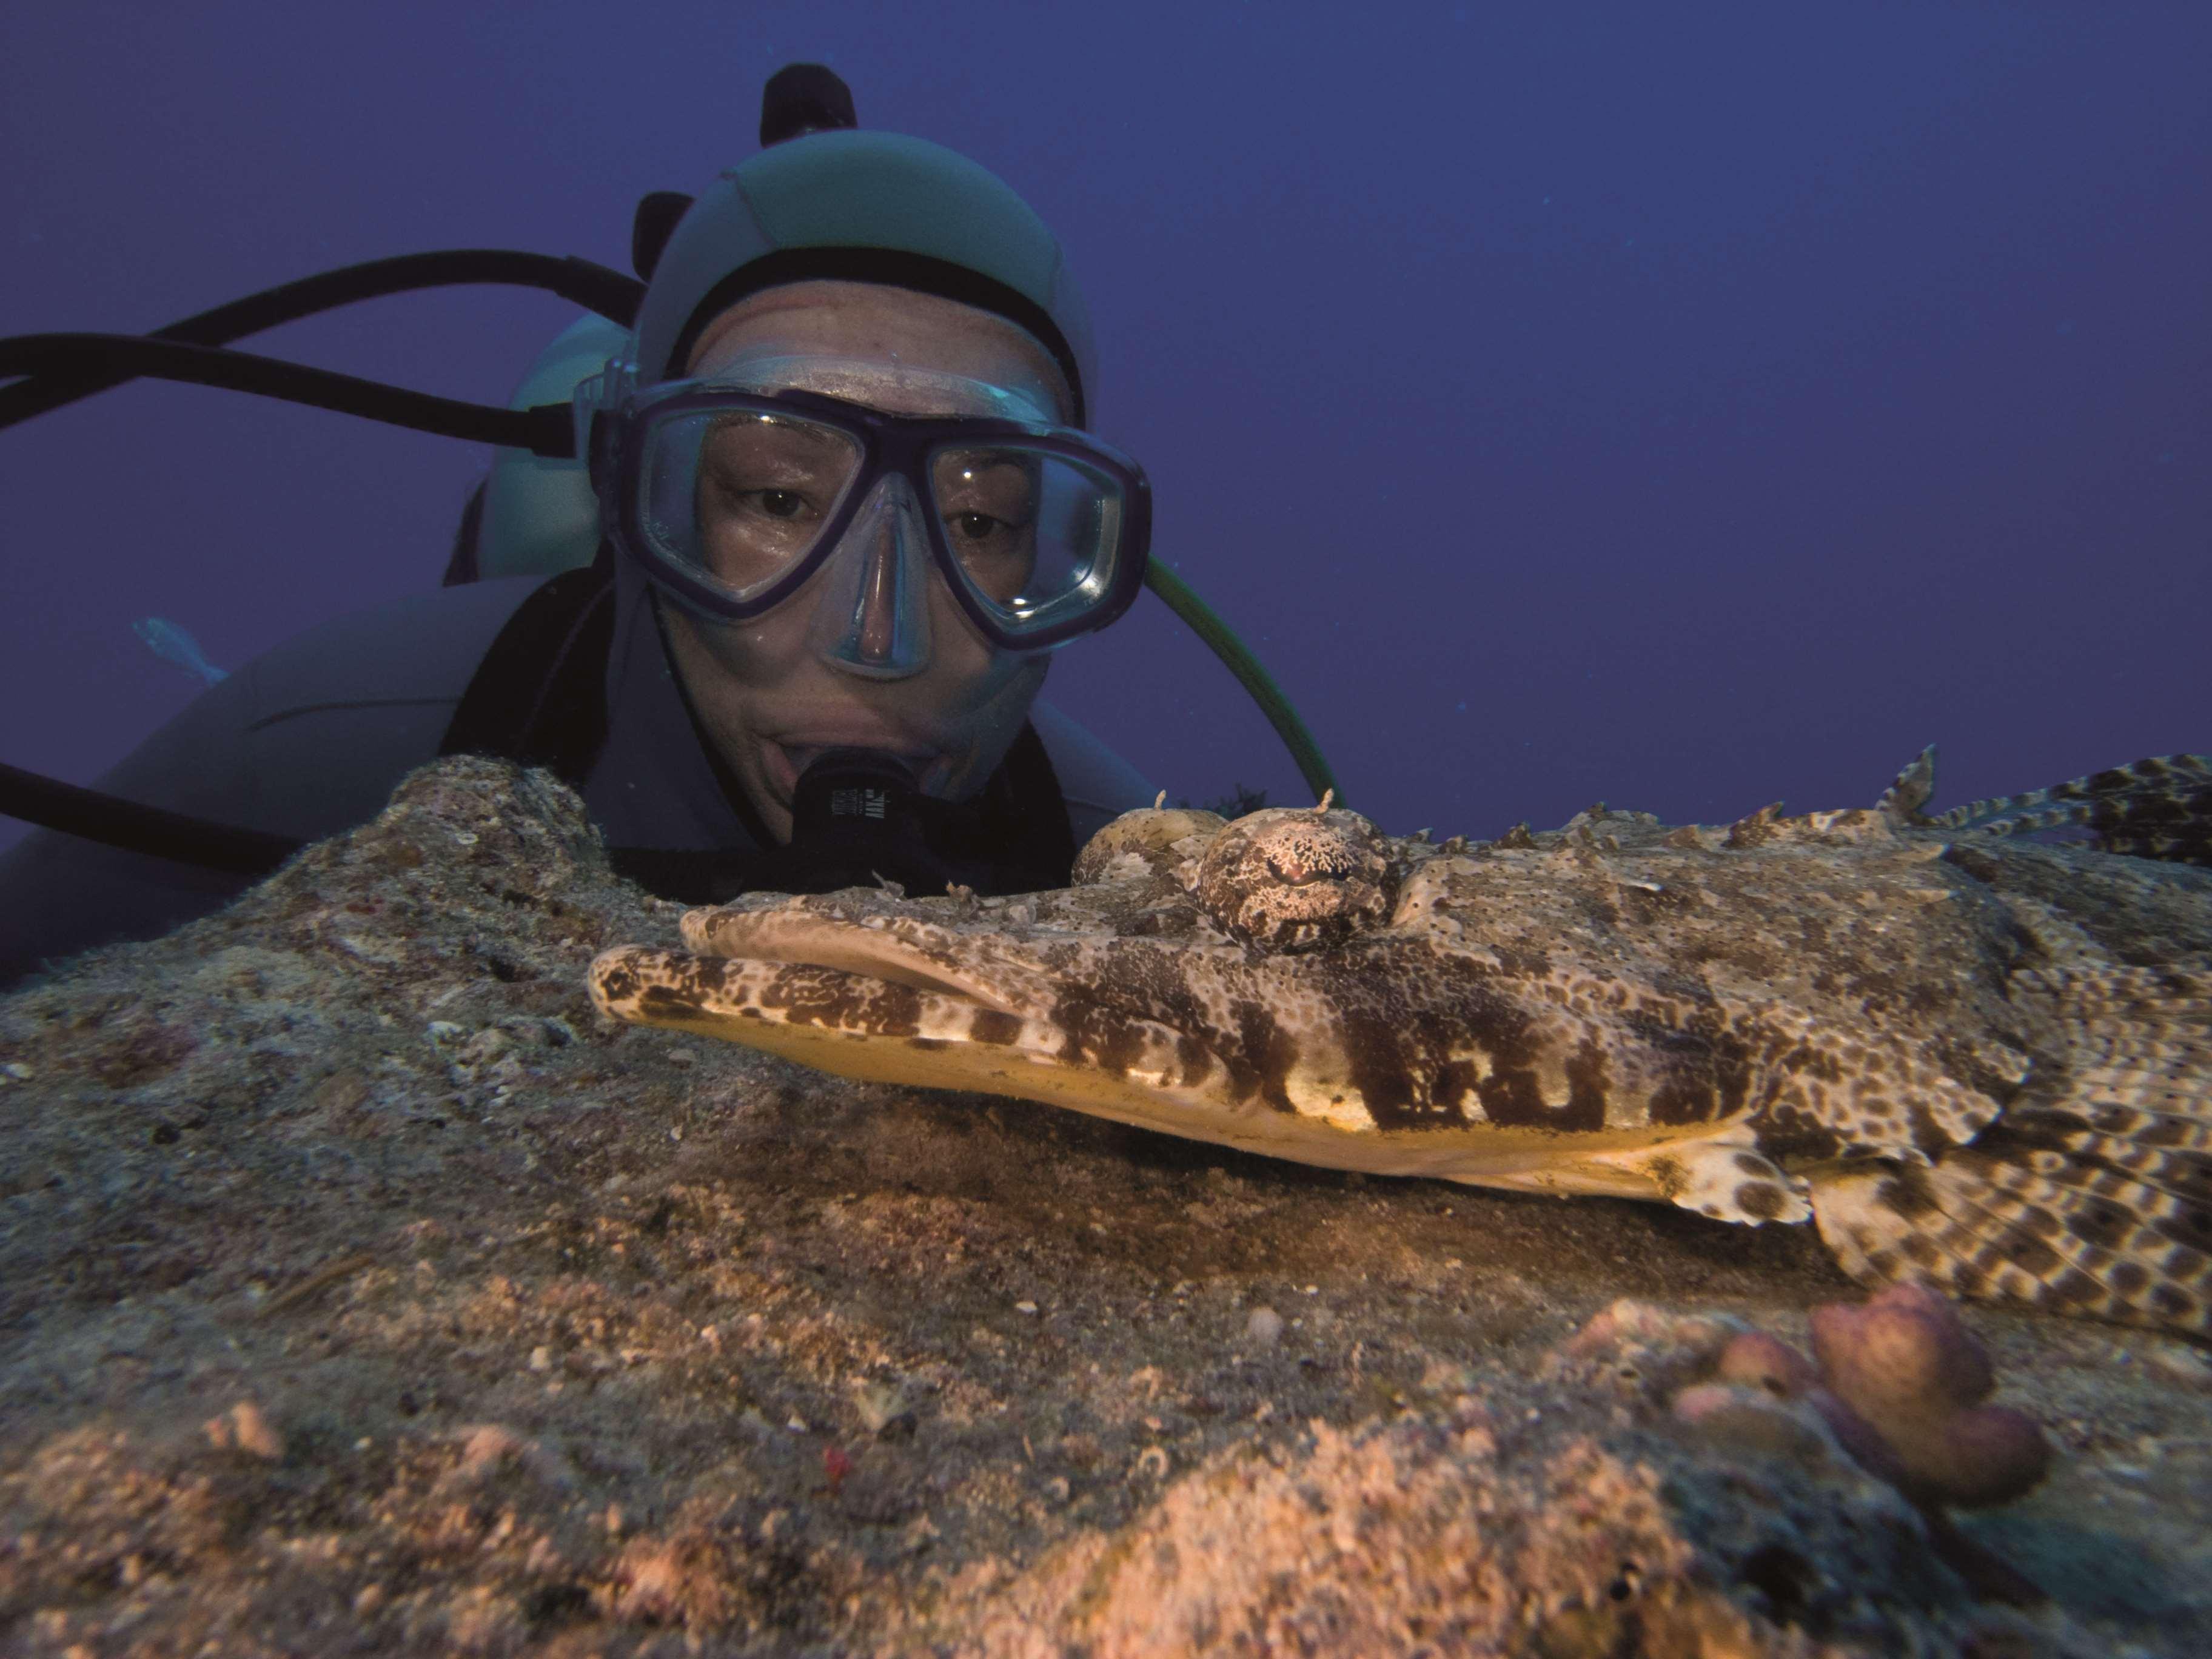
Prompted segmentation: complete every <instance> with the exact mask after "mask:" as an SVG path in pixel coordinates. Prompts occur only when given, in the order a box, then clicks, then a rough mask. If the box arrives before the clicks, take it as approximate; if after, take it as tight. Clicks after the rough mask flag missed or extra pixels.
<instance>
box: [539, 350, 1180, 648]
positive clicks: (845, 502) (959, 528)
mask: <svg viewBox="0 0 2212 1659" xmlns="http://www.w3.org/2000/svg"><path fill="white" fill-rule="evenodd" d="M850 367H851V372H850V374H849V375H848V376H845V377H843V378H841V376H840V374H839V364H838V362H837V361H836V360H834V359H832V360H821V359H816V360H811V361H810V362H808V364H807V371H808V372H807V375H806V379H807V380H808V385H807V386H806V387H805V388H804V389H799V388H792V387H787V386H786V387H777V386H775V381H776V380H777V374H776V368H777V363H776V362H775V361H774V360H771V361H770V362H763V363H754V364H750V365H747V366H745V367H744V369H742V370H741V371H735V372H726V373H724V374H720V375H718V376H715V377H709V378H705V379H699V380H673V381H665V382H662V383H659V384H657V385H653V386H643V387H641V386H638V384H637V382H636V369H635V365H633V364H630V363H627V362H613V363H610V364H609V365H608V367H607V368H606V370H605V373H604V374H599V375H598V376H595V377H593V378H592V379H591V380H586V381H585V382H584V383H583V384H582V385H581V386H579V387H578V388H577V392H576V403H575V408H576V416H577V424H578V429H579V439H580V444H579V447H580V448H582V449H584V450H585V453H588V455H589V456H590V458H591V470H592V484H593V487H594V489H596V490H597V491H598V493H599V500H600V502H601V504H602V509H603V512H602V518H603V522H604V524H605V527H606V530H607V532H608V533H609V535H610V536H611V538H612V539H613V541H614V542H615V544H616V545H617V547H618V548H619V549H620V550H622V551H623V554H624V555H625V556H628V557H629V558H632V559H635V560H636V561H637V562H639V564H641V566H642V567H643V568H645V570H646V571H647V574H650V575H651V576H652V578H653V580H654V581H655V582H657V583H659V585H660V586H662V587H664V588H665V589H667V590H669V591H670V592H671V593H673V594H674V595H675V596H676V597H677V598H678V599H681V600H682V601H683V602H684V603H685V604H686V605H690V607H692V608H693V609H695V610H696V611H699V612H700V613H702V614H703V615H705V616H707V617H712V618H719V619H722V620H726V621H732V622H739V621H745V620H749V619H750V618H752V617H758V616H760V615H762V614H763V612H765V611H769V610H771V609H773V608H774V607H775V606H776V605H780V604H781V603H782V602H783V601H784V600H785V599H788V598H789V597H790V596H791V595H792V594H793V593H794V592H797V591H798V589H799V587H800V586H803V585H804V584H805V582H806V581H807V580H808V579H809V578H810V577H811V576H813V575H814V574H816V572H817V571H818V570H820V569H821V568H823V565H824V564H825V563H827V562H829V560H830V559H831V557H832V556H833V555H835V554H836V553H837V551H838V550H839V548H840V547H841V546H842V545H843V544H845V543H846V542H847V540H848V537H852V538H854V540H856V541H859V540H866V541H870V542H875V541H889V542H891V543H895V544H901V545H903V546H904V547H905V548H906V550H907V553H908V556H910V557H912V558H914V559H917V560H918V559H920V558H922V557H924V556H926V557H927V561H928V562H930V563H932V564H933V565H934V566H935V568H936V569H937V571H938V573H939V574H940V575H941V576H942V577H943V578H944V580H945V586H946V587H947V588H948V589H949V590H950V591H951V594H952V596H953V598H954V599H956V600H957V602H958V604H959V605H960V608H961V610H962V611H963V612H964V613H965V614H966V615H967V617H968V618H969V621H970V622H972V623H974V624H975V628H976V630H977V632H979V633H980V634H981V635H982V636H983V638H984V639H985V640H987V641H989V642H990V644H992V645H993V646H994V647H998V648H999V649H1001V650H1006V651H1019V652H1031V651H1042V650H1046V649H1048V648H1050V647H1054V646H1057V645H1060V644H1064V643H1066V641H1069V640H1071V639H1073V638H1075V637H1077V636H1078V635H1082V634H1086V633H1089V632H1091V630H1092V629H1099V628H1103V627H1105V626H1106V625H1107V624H1108V623H1111V622H1113V621H1115V619H1116V618H1118V617H1120V616H1121V614H1122V612H1124V611H1127V609H1128V608H1129V606H1130V605H1131V604H1132V603H1133V602H1134V600H1135V599H1136V596H1137V591H1138V589H1139V587H1140V586H1143V583H1144V580H1145V565H1146V554H1147V552H1148V550H1149V548H1150V544H1151V538H1152V492H1151V488H1150V486H1149V485H1148V484H1147V483H1146V479H1145V475H1144V471H1143V470H1142V469H1141V468H1140V467H1139V466H1138V465H1137V464H1136V462H1134V461H1133V460H1132V459H1130V458H1129V457H1127V456H1126V455H1124V454H1122V453H1121V452H1120V451H1119V450H1116V449H1115V448H1113V447H1110V446H1109V445H1106V444H1103V443H1101V442H1099V441H1097V439H1095V438H1093V437H1091V436H1090V435H1088V434H1086V433H1083V432H1080V431H1077V430H1075V429H1074V428H1069V427H1064V426H1060V425H1057V424H1054V422H1052V421H1051V420H1050V419H1049V418H1048V415H1047V414H1046V412H1045V411H1043V410H1040V409H1039V408H1038V407H1037V406H1036V404H1035V403H1034V402H1033V401H1032V400H1030V398H1025V397H1024V396H1023V395H1022V394H1020V393H1018V392H1012V391H1009V390H1007V389H1006V388H1004V387H1000V386H989V385H987V384H986V383H984V382H981V381H973V380H964V379H962V378H960V377H957V376H951V375H939V374H933V373H929V372H926V371H919V370H905V369H899V368H890V369H888V370H886V369H885V368H884V367H883V366H880V365H873V364H860V363H855V364H853V365H851V366H850ZM886 374H888V376H889V377H890V379H891V380H895V381H896V383H898V384H900V385H901V386H910V387H911V388H913V389H919V390H922V391H926V392H933V393H941V394H943V395H941V396H937V397H933V399H932V400H933V401H934V402H938V403H939V404H946V405H949V406H951V407H956V408H966V409H980V410H987V411H988V412H987V413H976V414H959V415H894V414H887V413H885V412H884V411H883V410H880V409H878V408H874V407H872V406H871V405H870V404H866V403H864V402H861V401H859V400H858V397H857V395H856V394H860V393H864V392H866V391H868V390H870V389H871V387H872V386H874V387H878V388H879V387H880V386H881V385H882V384H883V383H884V379H885V377H886ZM923 382H929V383H931V384H928V385H924V384H922V383H923ZM936 382H945V385H944V386H938V385H936V384H935V383H936ZM955 382H957V385H955V384H953V383H955ZM764 387H766V388H769V389H763V388H764ZM840 393H843V394H845V395H838V394H840ZM875 562H876V563H877V564H879V565H880V564H883V563H884V561H883V560H882V559H880V558H878V559H876V560H875ZM896 562H902V561H894V562H893V563H896Z"/></svg>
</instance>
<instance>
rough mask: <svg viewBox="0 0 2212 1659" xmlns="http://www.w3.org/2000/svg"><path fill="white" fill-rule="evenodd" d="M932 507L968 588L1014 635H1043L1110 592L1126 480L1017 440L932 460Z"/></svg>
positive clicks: (951, 450) (947, 452)
mask: <svg viewBox="0 0 2212 1659" xmlns="http://www.w3.org/2000/svg"><path fill="white" fill-rule="evenodd" d="M930 481H931V484H932V487H933V490H934V492H935V496H936V499H935V502H934V510H935V512H936V513H937V516H938V520H939V523H940V524H941V525H942V526H943V527H944V532H945V544H946V546H947V547H949V548H950V549H951V552H952V557H953V561H954V562H955V563H956V564H957V566H958V567H959V569H960V572H961V574H962V576H963V578H964V580H966V583H967V586H968V588H969V592H971V593H972V594H974V596H975V598H976V599H978V600H980V601H981V603H982V605H983V606H984V608H985V609H986V610H987V611H990V612H991V613H992V615H993V616H994V617H996V618H998V620H999V622H1000V625H1001V626H1002V627H1004V628H1006V629H1007V630H1008V631H1009V632H1010V633H1014V634H1024V633H1032V632H1040V631H1042V629H1046V628H1048V627H1051V626H1053V625H1054V624H1055V623H1060V622H1062V621H1064V620H1066V618H1068V617H1071V616H1075V615H1079V614H1080V613H1082V612H1083V611H1087V610H1089V609H1090V608H1091V606H1093V605H1097V603H1099V601H1100V600H1101V599H1103V598H1104V597H1105V596H1106V595H1107V594H1108V593H1109V592H1111V591H1112V587H1113V581H1114V574H1115V569H1116V568H1117V565H1118V561H1119V559H1120V557H1121V550H1122V547H1121V544H1122V533H1121V532H1122V524H1123V520H1124V518H1125V510H1124V502H1123V500H1122V491H1121V484H1120V483H1118V482H1117V481H1116V480H1115V478H1114V477H1112V476H1111V475H1110V474H1109V473H1107V472H1106V471H1103V470H1102V469H1100V468H1097V467H1095V466H1093V465H1090V464H1088V463H1086V462H1085V461H1083V460H1080V459H1077V458H1075V457H1073V456H1070V455H1066V454H1062V453H1059V452H1057V451H1054V450H1049V449H1043V448H1036V449H1032V448H1029V447H1024V446H1023V445H1021V444H1019V443H1012V444H1006V443H994V444H991V445H988V446H980V447H945V448H941V449H939V450H937V451H936V452H934V453H933V454H932V456H931V458H930Z"/></svg>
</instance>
